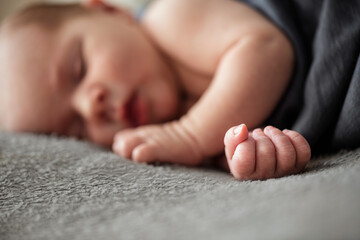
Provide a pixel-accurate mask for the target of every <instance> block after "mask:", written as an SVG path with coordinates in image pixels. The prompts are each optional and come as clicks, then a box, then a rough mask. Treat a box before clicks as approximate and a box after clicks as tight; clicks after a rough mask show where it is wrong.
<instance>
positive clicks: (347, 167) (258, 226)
mask: <svg viewBox="0 0 360 240" xmlns="http://www.w3.org/2000/svg"><path fill="white" fill-rule="evenodd" d="M359 172H360V149H358V150H354V151H350V152H340V153H338V154H336V155H330V156H324V157H321V158H318V159H315V160H314V161H312V162H311V163H310V164H309V165H308V167H307V168H306V171H305V172H304V173H302V174H300V175H295V176H289V177H284V178H280V179H270V180H267V181H253V182H249V181H243V182H241V181H236V180H235V179H234V178H233V177H231V176H230V175H229V174H227V173H223V172H220V171H217V170H211V169H200V168H185V167H180V166H170V165H162V166H153V165H140V164H135V163H133V162H131V161H128V160H124V159H120V158H119V157H117V156H116V155H114V154H113V153H111V152H108V151H105V150H102V149H99V148H97V147H95V146H93V145H90V144H87V143H82V142H78V141H75V140H71V139H70V140H69V139H57V138H54V137H47V136H34V135H13V134H8V133H0V239H4V240H5V239H6V240H15V239H27V240H32V239H34V240H42V239H46V240H49V239H64V240H68V239H73V240H77V239H79V240H82V239H84V240H89V239H90V240H91V239H97V240H98V239H121V240H127V239H136V240H138V239H149V240H151V239H154V240H161V239H164V240H165V239H166V240H168V239H174V240H177V239H197V240H202V239H204V240H209V239H210V240H211V239H222V240H231V239H234V240H238V239H247V240H251V239H256V240H261V239H276V240H278V239H301V240H303V239H317V240H321V239H326V240H328V239H344V240H346V239H359V238H360V228H359V226H360V174H359Z"/></svg>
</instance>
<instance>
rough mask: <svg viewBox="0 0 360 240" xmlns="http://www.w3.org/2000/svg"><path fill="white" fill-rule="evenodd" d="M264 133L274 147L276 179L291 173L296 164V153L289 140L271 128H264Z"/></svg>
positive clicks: (277, 130) (280, 132)
mask: <svg viewBox="0 0 360 240" xmlns="http://www.w3.org/2000/svg"><path fill="white" fill-rule="evenodd" d="M264 132H265V134H266V135H267V136H268V137H269V138H270V139H271V141H272V142H273V144H274V146H275V150H276V175H277V177H281V176H285V175H288V174H291V173H293V172H294V169H295V164H296V152H295V148H294V146H293V145H292V143H291V142H290V140H289V138H288V137H287V136H286V135H285V134H284V133H283V132H282V131H280V130H279V129H277V128H274V127H271V126H268V127H266V128H265V129H264Z"/></svg>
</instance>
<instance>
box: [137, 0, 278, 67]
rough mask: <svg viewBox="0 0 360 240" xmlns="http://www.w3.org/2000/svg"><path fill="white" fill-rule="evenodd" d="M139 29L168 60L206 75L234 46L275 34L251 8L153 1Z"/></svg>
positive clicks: (192, 0) (196, 0)
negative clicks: (261, 34)
mask: <svg viewBox="0 0 360 240" xmlns="http://www.w3.org/2000/svg"><path fill="white" fill-rule="evenodd" d="M142 25H143V27H144V29H145V30H146V31H147V32H148V33H149V35H150V37H151V38H152V40H153V41H155V42H156V44H157V45H158V46H160V47H161V49H162V50H163V51H165V52H166V53H167V54H168V55H169V56H170V57H173V58H174V59H177V60H178V61H180V62H182V64H185V65H191V66H193V67H195V68H197V69H199V70H204V71H206V72H209V71H212V70H213V69H214V68H215V67H216V66H217V64H218V60H219V58H220V57H221V56H223V54H224V52H225V51H226V50H227V49H229V47H230V46H232V45H233V43H234V42H236V41H239V40H240V39H241V38H244V37H246V36H248V35H249V34H250V35H252V34H254V33H255V34H258V33H264V32H268V31H269V30H270V31H273V30H274V27H273V26H272V24H270V23H269V21H268V20H267V19H265V17H263V16H262V15H261V14H259V13H258V12H256V11H255V10H253V9H252V8H250V7H248V6H247V5H245V4H243V3H241V2H239V1H225V0H223V1H219V0H156V1H154V2H153V3H152V4H151V5H150V6H149V8H148V9H147V11H146V12H145V13H144V15H143V18H142ZM194 65H195V66H194Z"/></svg>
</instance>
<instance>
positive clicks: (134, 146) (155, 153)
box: [113, 122, 203, 165]
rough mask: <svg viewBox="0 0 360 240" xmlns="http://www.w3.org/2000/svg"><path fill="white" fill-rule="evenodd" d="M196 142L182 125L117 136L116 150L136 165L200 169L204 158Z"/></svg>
mask: <svg viewBox="0 0 360 240" xmlns="http://www.w3.org/2000/svg"><path fill="white" fill-rule="evenodd" d="M199 149H200V148H198V147H197V144H196V142H195V139H194V138H193V137H192V136H191V134H190V133H189V132H188V131H186V129H184V128H183V127H182V125H180V124H179V123H178V122H170V123H166V124H161V125H147V126H142V127H138V128H135V129H125V130H123V131H120V132H119V133H117V134H116V136H115V138H114V143H113V150H114V152H115V153H117V154H119V155H120V156H122V157H125V158H130V159H132V160H133V161H135V162H146V163H149V162H156V161H160V162H172V163H179V164H185V165H197V164H199V163H200V162H201V160H202V158H203V155H202V154H201V152H200V151H199Z"/></svg>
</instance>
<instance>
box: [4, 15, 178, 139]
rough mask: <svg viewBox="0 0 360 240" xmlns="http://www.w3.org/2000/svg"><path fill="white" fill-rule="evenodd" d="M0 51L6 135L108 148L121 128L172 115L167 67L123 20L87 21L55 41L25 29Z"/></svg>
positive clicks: (68, 26)
mask: <svg viewBox="0 0 360 240" xmlns="http://www.w3.org/2000/svg"><path fill="white" fill-rule="evenodd" d="M0 51H1V54H0V62H1V66H0V70H1V76H0V77H2V79H1V81H0V88H1V90H0V91H1V92H0V95H1V96H0V101H1V105H0V113H1V115H2V116H1V118H2V119H1V121H2V125H4V126H5V128H7V129H9V130H13V131H26V132H39V133H57V134H59V135H67V136H75V137H79V138H86V139H88V140H90V141H93V142H95V143H98V144H101V145H106V146H110V145H111V144H112V140H113V136H114V135H115V133H116V132H118V131H120V130H122V129H124V128H128V127H136V126H139V125H144V124H150V123H158V122H163V121H167V120H170V119H172V118H174V117H175V116H176V114H177V109H178V93H177V88H176V84H175V81H174V78H173V75H172V74H171V73H170V72H169V68H168V66H167V65H166V63H165V62H164V61H163V59H162V57H160V54H159V53H158V52H157V51H156V50H155V48H154V46H153V45H152V44H151V43H150V41H149V40H148V39H147V38H146V37H145V35H144V34H143V32H142V31H140V28H139V27H138V26H137V24H136V23H135V22H133V21H130V20H126V18H124V17H123V16H122V15H121V14H114V13H113V14H110V13H106V12H100V11H99V12H96V13H92V14H87V15H85V16H81V17H78V18H75V19H72V20H70V21H68V22H67V23H65V24H64V26H63V27H61V28H60V29H58V30H56V31H55V33H54V32H48V31H46V30H44V29H41V28H39V27H36V26H30V27H26V28H24V29H22V30H21V31H18V32H16V33H14V34H12V35H11V37H6V36H5V37H4V38H3V39H2V41H1V43H0Z"/></svg>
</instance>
